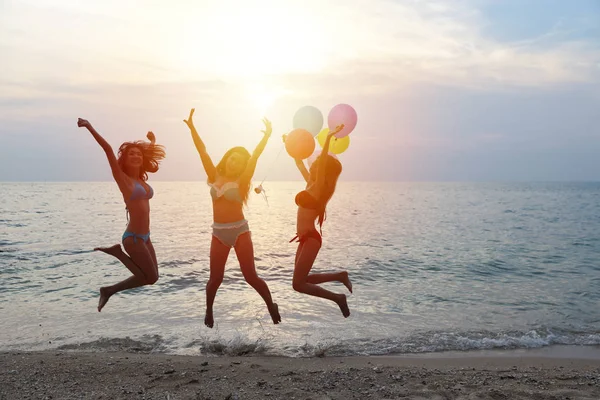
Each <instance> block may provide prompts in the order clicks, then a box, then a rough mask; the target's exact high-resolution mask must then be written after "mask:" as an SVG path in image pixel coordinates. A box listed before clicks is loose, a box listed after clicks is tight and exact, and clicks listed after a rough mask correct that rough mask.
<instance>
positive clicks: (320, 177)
mask: <svg viewBox="0 0 600 400" xmlns="http://www.w3.org/2000/svg"><path fill="white" fill-rule="evenodd" d="M342 129H344V124H341V125H338V126H337V127H336V128H335V129H334V130H333V131H331V132H329V134H327V139H325V143H323V150H322V151H321V156H320V157H319V160H318V161H317V162H318V164H317V188H319V190H320V189H321V188H322V187H323V185H324V184H325V176H326V171H327V170H326V168H327V159H328V158H329V157H327V155H328V154H329V143H330V142H331V138H332V137H333V135H335V134H336V133H338V132H339V131H341V130H342Z"/></svg>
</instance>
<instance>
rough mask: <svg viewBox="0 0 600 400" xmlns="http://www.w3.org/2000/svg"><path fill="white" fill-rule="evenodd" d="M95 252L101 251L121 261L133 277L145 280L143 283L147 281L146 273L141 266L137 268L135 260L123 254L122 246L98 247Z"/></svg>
mask: <svg viewBox="0 0 600 400" xmlns="http://www.w3.org/2000/svg"><path fill="white" fill-rule="evenodd" d="M125 240H133V239H131V238H127V239H125ZM138 241H139V240H138ZM94 251H101V252H103V253H106V254H109V255H111V256H113V257H115V258H117V259H118V260H119V261H121V262H122V263H123V265H125V266H126V267H127V269H128V270H129V271H130V272H131V273H132V274H133V275H135V276H137V277H138V278H139V279H140V280H143V281H145V280H146V275H145V274H144V271H143V270H142V269H141V268H140V267H139V266H137V265H136V263H135V262H133V260H132V259H131V258H130V257H129V256H128V255H127V254H125V252H123V250H122V249H121V245H120V244H115V245H114V246H111V247H96V248H95V249H94Z"/></svg>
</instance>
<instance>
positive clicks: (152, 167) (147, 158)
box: [117, 140, 166, 181]
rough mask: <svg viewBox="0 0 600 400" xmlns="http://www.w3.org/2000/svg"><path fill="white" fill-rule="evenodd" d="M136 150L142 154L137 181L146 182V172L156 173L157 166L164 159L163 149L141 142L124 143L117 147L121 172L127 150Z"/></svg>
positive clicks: (162, 147)
mask: <svg viewBox="0 0 600 400" xmlns="http://www.w3.org/2000/svg"><path fill="white" fill-rule="evenodd" d="M134 147H136V148H138V149H140V151H141V152H142V157H143V161H142V168H140V175H139V176H138V178H139V179H141V180H142V181H147V180H148V172H150V173H154V172H156V171H158V165H159V163H160V161H162V160H163V159H164V158H165V155H166V153H165V148H164V146H161V145H159V144H154V143H148V142H145V141H143V140H136V141H135V142H125V143H123V144H122V145H121V146H120V147H119V153H118V156H117V157H118V159H117V161H118V163H119V167H121V170H123V171H125V159H126V158H127V154H128V153H129V150H131V149H132V148H134Z"/></svg>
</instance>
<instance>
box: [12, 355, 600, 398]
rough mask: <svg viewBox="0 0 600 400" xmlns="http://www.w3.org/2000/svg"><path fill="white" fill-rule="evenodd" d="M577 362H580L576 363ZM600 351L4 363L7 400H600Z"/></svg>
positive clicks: (45, 358)
mask: <svg viewBox="0 0 600 400" xmlns="http://www.w3.org/2000/svg"><path fill="white" fill-rule="evenodd" d="M568 353H570V354H571V356H568V357H567V354H568ZM597 353H598V349H595V348H591V347H590V348H579V350H578V351H576V354H575V355H574V356H573V351H572V350H569V349H566V350H565V349H563V350H562V352H561V349H560V348H558V349H554V350H552V351H548V350H542V351H520V352H517V351H512V352H488V353H483V352H479V353H477V352H475V353H445V354H436V355H425V356H401V357H391V356H386V357H347V358H329V357H323V358H300V359H296V358H283V357H203V356H174V355H167V354H136V353H122V352H121V353H92V352H66V351H47V352H35V353H29V352H5V353H2V354H0V371H1V372H0V398H1V399H3V400H4V399H7V400H8V399H10V400H13V399H162V400H164V399H170V400H176V399H203V400H208V399H288V400H291V399H298V400H300V399H302V400H307V399H313V400H325V399H399V398H411V399H439V400H441V399H494V400H500V399H590V400H591V399H599V398H600V358H598V354H597Z"/></svg>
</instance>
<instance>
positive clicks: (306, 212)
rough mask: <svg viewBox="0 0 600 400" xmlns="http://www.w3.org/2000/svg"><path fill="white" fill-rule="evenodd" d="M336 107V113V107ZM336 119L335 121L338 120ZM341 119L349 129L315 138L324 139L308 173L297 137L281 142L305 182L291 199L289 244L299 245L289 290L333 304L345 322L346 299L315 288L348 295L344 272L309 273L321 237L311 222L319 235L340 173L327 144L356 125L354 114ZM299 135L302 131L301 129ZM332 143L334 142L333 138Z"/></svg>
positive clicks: (333, 131)
mask: <svg viewBox="0 0 600 400" xmlns="http://www.w3.org/2000/svg"><path fill="white" fill-rule="evenodd" d="M341 106H346V105H341ZM337 107H338V109H339V106H337ZM347 107H350V106H347ZM350 109H351V112H354V110H353V109H352V108H351V107H350ZM335 110H336V108H334V109H333V110H332V113H330V115H329V123H330V126H331V123H332V119H333V120H334V122H335V120H336V118H335V115H334V118H332V114H333V113H334V111H335ZM352 116H353V117H354V119H353V118H352ZM337 119H338V120H339V119H340V118H337ZM341 119H342V121H344V120H345V121H347V122H349V125H350V126H349V127H347V128H349V129H344V128H345V126H344V124H343V123H341V124H339V125H337V126H336V128H335V129H333V130H332V131H329V130H328V129H325V130H323V131H322V132H321V134H320V135H319V136H325V137H324V141H323V142H322V143H321V144H322V147H323V150H322V151H321V155H320V156H319V157H318V158H317V159H316V160H315V161H314V162H313V163H312V165H311V166H310V168H309V169H308V170H307V168H306V167H305V165H304V162H303V161H302V158H303V157H304V155H306V154H304V155H300V154H299V153H297V152H295V151H294V150H295V149H294V147H296V145H298V144H300V143H299V142H300V141H304V140H299V139H298V138H299V137H300V136H301V134H295V135H293V136H295V137H292V138H291V139H292V140H291V141H289V142H288V140H287V139H288V138H287V137H285V136H284V141H285V142H286V149H287V150H288V153H289V154H290V155H292V157H294V159H295V161H296V166H297V167H298V170H299V171H300V173H301V174H302V176H303V177H304V180H305V181H306V189H305V190H303V191H301V192H300V193H298V194H297V195H296V198H295V202H296V205H297V206H298V213H297V218H296V232H297V235H296V237H294V238H293V239H292V240H291V241H290V242H292V241H294V240H296V239H297V241H298V242H299V244H298V249H297V251H296V259H295V263H294V276H293V280H292V286H293V288H294V290H296V291H298V292H300V293H305V294H308V295H311V296H316V297H321V298H324V299H328V300H331V301H333V302H335V303H336V304H337V305H338V307H339V308H340V311H341V312H342V315H343V316H344V318H347V317H348V316H349V315H350V309H349V308H348V303H347V300H346V295H345V294H342V293H334V292H331V291H329V290H327V289H324V288H322V287H321V286H319V284H320V283H325V282H340V283H342V284H344V285H345V286H346V287H347V288H348V290H349V291H350V292H352V283H351V282H350V278H349V277H348V272H347V271H339V272H333V273H311V269H312V267H313V264H314V262H315V259H316V257H317V255H318V253H319V250H320V249H321V245H322V238H321V234H320V233H319V232H317V229H316V226H315V222H318V224H319V231H321V228H322V225H323V222H324V221H325V218H326V216H325V209H326V207H327V203H328V202H329V200H330V199H331V197H332V196H333V193H334V192H335V188H336V184H337V180H338V178H339V176H340V174H341V172H342V164H341V163H340V162H339V161H338V160H337V159H336V158H335V157H334V156H332V155H330V154H329V149H330V143H331V140H332V138H333V137H334V136H339V135H343V136H342V137H347V135H348V134H349V132H350V131H351V130H352V129H353V128H354V126H355V125H356V114H355V113H354V114H353V115H352V113H351V114H350V118H341ZM295 125H296V124H295ZM299 131H302V129H300V130H299ZM344 131H345V132H344ZM304 132H306V131H304ZM293 133H295V132H293ZM309 135H310V134H309ZM290 136H292V134H290ZM304 136H305V137H306V138H307V139H306V140H305V142H306V143H310V141H309V138H308V136H306V135H305V134H304ZM310 140H312V144H313V146H314V139H313V138H312V135H310ZM335 140H336V142H337V138H336V139H335ZM346 141H347V140H346ZM300 147H302V146H300ZM346 147H347V146H346ZM313 148H314V147H313ZM344 150H345V149H344Z"/></svg>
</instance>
